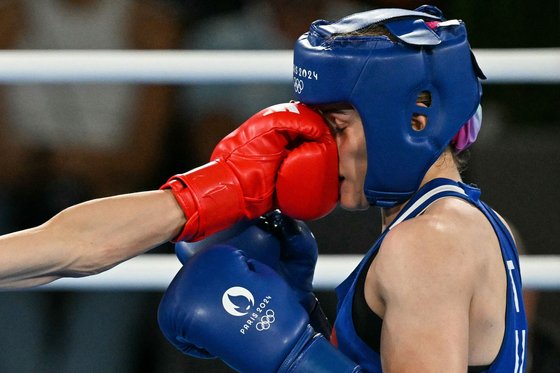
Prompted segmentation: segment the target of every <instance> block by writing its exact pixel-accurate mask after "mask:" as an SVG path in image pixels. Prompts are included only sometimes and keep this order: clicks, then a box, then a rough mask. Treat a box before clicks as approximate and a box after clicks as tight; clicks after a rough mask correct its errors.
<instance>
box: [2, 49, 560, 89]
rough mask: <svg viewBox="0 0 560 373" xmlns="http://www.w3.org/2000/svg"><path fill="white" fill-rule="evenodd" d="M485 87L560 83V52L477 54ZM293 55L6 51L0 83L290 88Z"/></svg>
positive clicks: (490, 51) (491, 51) (486, 51)
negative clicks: (263, 85) (260, 84)
mask: <svg viewBox="0 0 560 373" xmlns="http://www.w3.org/2000/svg"><path fill="white" fill-rule="evenodd" d="M474 54H475V55H476V57H477V60H478V62H479V65H480V66H481V68H482V70H483V71H484V73H485V74H486V76H487V77H488V80H486V81H485V83H490V84H503V83H534V84H546V83H548V84H554V83H560V48H548V49H477V50H474ZM292 66H293V64H292V51H290V50H284V51H159V50H158V51H154V50H152V51H132V50H127V51H124V50H110V51H109V50H104V51H103V50H75V51H70V50H43V51H31V50H9V51H1V52H0V84H21V83H70V82H74V83H85V82H98V83H125V82H126V83H168V84H193V83H199V84H211V83H256V82H257V83H258V82H273V83H289V82H291V81H292Z"/></svg>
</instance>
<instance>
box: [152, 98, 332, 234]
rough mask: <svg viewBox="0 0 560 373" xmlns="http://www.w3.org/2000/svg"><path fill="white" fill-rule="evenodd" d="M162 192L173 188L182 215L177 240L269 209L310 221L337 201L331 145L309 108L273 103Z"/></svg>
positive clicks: (295, 104) (250, 217)
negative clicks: (183, 220)
mask: <svg viewBox="0 0 560 373" xmlns="http://www.w3.org/2000/svg"><path fill="white" fill-rule="evenodd" d="M277 183H278V184H277ZM162 188H171V189H172V190H173V192H174V194H175V196H176V197H177V200H178V201H179V203H180V204H181V207H182V208H183V211H184V212H185V215H186V216H187V218H188V222H187V224H186V225H185V228H184V229H183V232H182V233H181V235H180V236H179V237H177V238H176V240H177V241H179V240H183V241H194V240H197V239H201V238H204V237H207V236H209V235H211V234H212V233H215V232H218V231H220V230H223V229H226V228H228V227H230V226H231V225H233V224H234V223H235V222H237V221H239V220H241V219H243V218H248V219H253V218H256V217H258V216H260V215H262V214H264V213H266V212H269V211H271V210H272V209H274V208H276V207H279V208H280V209H281V210H282V211H285V213H286V214H287V215H290V216H293V217H295V218H299V219H305V220H311V219H317V218H319V217H322V216H324V215H326V214H327V213H329V212H330V211H331V210H332V209H333V208H334V206H335V205H336V202H337V200H338V157H337V152H336V144H335V142H334V139H333V138H332V136H331V134H330V131H329V128H328V127H327V125H326V124H325V122H324V121H323V118H322V117H321V116H320V115H319V114H318V113H316V112H315V111H313V110H311V109H309V108H308V107H306V106H305V105H302V104H299V103H287V104H280V105H275V106H272V107H269V108H266V109H264V110H262V111H260V112H259V113H257V114H255V115H254V116H253V117H251V118H250V119H249V120H247V121H246V122H245V123H244V124H243V125H241V126H240V127H239V128H238V129H237V130H235V131H234V132H232V133H231V134H230V135H228V136H227V137H225V138H224V139H223V140H222V141H221V142H220V143H219V144H218V146H217V147H216V149H215V150H214V153H213V154H212V157H211V162H210V163H208V164H206V165H204V166H202V167H200V168H197V169H194V170H192V171H190V172H188V173H186V174H181V175H176V176H174V177H172V178H171V179H170V180H169V181H168V182H167V183H166V184H165V185H164V186H163V187H162Z"/></svg>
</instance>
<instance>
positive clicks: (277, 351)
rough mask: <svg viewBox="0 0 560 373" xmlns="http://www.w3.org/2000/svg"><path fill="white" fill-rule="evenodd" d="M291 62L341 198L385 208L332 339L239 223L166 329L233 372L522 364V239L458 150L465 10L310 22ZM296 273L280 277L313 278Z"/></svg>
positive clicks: (475, 113)
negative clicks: (323, 134) (329, 149)
mask: <svg viewBox="0 0 560 373" xmlns="http://www.w3.org/2000/svg"><path fill="white" fill-rule="evenodd" d="M293 73H294V80H293V83H294V89H295V92H296V97H297V99H298V100H299V101H301V102H300V103H297V105H300V106H299V107H300V108H301V109H303V106H308V107H312V108H314V109H316V110H317V111H318V112H319V113H321V114H322V116H323V119H324V120H325V121H326V122H327V123H328V124H329V126H330V128H331V132H332V134H333V137H334V139H335V142H336V149H337V153H338V174H339V184H340V185H339V203H340V205H341V206H342V207H344V208H347V209H362V208H367V207H369V206H370V205H375V206H379V207H381V208H382V217H383V223H382V233H381V236H380V237H379V239H378V240H377V242H375V244H374V245H373V247H372V248H371V249H370V250H369V251H368V253H367V254H366V255H365V256H364V258H363V259H362V261H361V262H360V263H359V265H358V266H357V268H356V269H355V270H354V271H353V272H352V273H351V274H350V275H349V277H348V278H347V279H346V280H345V281H344V282H342V284H340V285H339V286H338V287H337V288H336V292H337V295H338V299H339V301H338V305H337V319H336V321H335V323H334V330H333V332H332V334H331V338H330V341H331V342H332V344H333V345H335V346H337V347H338V349H335V348H334V347H333V346H332V345H330V344H328V343H325V342H326V338H325V336H324V335H322V334H321V333H316V330H314V329H313V328H312V327H310V326H309V321H310V319H309V315H310V313H306V312H304V311H305V309H302V308H301V307H297V299H295V298H294V297H293V294H290V293H291V291H290V288H289V287H288V286H287V282H286V280H288V278H287V277H284V278H283V279H282V278H281V277H279V276H278V275H277V274H276V272H274V271H273V270H272V269H270V268H269V267H266V266H264V265H263V264H261V263H260V262H259V261H257V260H253V259H249V258H250V257H251V256H250V255H245V254H243V252H242V251H240V250H235V249H239V248H243V249H244V250H245V251H246V252H247V253H249V252H251V251H254V250H255V248H258V247H260V246H259V245H258V239H257V238H258V237H253V238H251V239H248V236H246V235H240V236H239V238H240V239H241V242H237V243H232V242H233V241H229V243H232V245H231V246H230V245H227V246H223V245H216V246H210V247H208V248H206V249H204V250H203V251H201V252H200V253H199V254H196V255H195V256H193V257H192V259H189V261H187V262H186V264H185V266H184V267H183V269H182V270H181V271H180V272H179V274H178V275H177V277H176V278H175V280H174V281H173V283H172V284H171V286H170V288H169V290H168V292H166V295H165V296H164V299H163V301H162V305H161V306H160V325H161V326H162V330H164V333H165V334H166V336H168V338H169V339H170V340H171V341H172V342H173V343H174V344H175V345H176V346H178V347H179V348H181V349H183V350H184V351H185V349H186V352H187V353H192V348H193V346H194V347H196V348H197V349H201V348H203V349H204V350H205V351H207V352H208V353H210V354H211V355H214V356H218V357H220V358H222V359H223V360H224V361H225V362H226V363H228V364H229V365H230V366H232V367H233V368H235V369H237V370H239V371H242V372H255V373H257V372H259V373H260V372H292V373H299V372H301V373H303V372H306V373H309V372H327V373H331V372H332V373H335V372H336V373H338V372H352V373H358V372H362V371H363V372H368V373H381V372H385V373H392V372H465V371H466V372H468V373H475V372H477V373H478V372H516V373H518V372H519V373H520V372H523V371H524V368H525V364H526V362H525V361H526V359H525V358H526V348H525V346H526V343H527V321H526V318H525V311H524V308H523V298H522V295H521V291H520V289H521V277H520V274H519V258H518V256H517V252H516V248H515V242H514V240H513V237H512V235H511V232H510V231H509V229H508V228H507V225H506V224H505V223H504V222H503V221H502V219H501V218H500V217H499V215H497V214H496V213H495V212H494V211H493V210H492V209H490V208H489V207H488V206H487V205H486V204H484V203H483V202H482V201H481V200H480V199H479V197H480V194H481V192H480V190H479V189H477V188H476V187H475V186H473V185H467V184H465V183H463V182H462V178H461V175H460V170H459V167H458V164H457V163H456V162H455V161H454V160H455V158H454V157H455V154H457V153H459V152H461V151H462V150H464V149H465V148H467V147H468V146H469V145H470V144H471V143H472V142H473V141H474V140H475V139H476V135H477V134H478V131H479V129H480V121H481V111H480V98H481V93H482V90H481V85H480V81H479V79H484V75H483V73H482V71H481V70H480V68H479V67H478V65H477V63H476V60H475V58H474V55H473V54H472V52H471V49H470V46H469V44H468V41H467V33H466V28H465V25H464V23H463V22H462V21H459V20H450V21H448V20H445V19H444V17H443V15H442V14H441V12H440V11H439V10H438V9H437V8H435V7H431V6H423V7H421V8H418V9H416V10H415V11H410V10H403V9H379V10H373V11H369V12H364V13H358V14H354V15H351V16H349V17H346V18H343V19H342V20H340V21H338V22H334V23H332V22H327V21H322V20H321V21H316V22H314V23H313V24H312V25H311V29H310V31H309V32H308V33H306V34H304V35H303V36H302V37H300V38H299V40H298V41H297V43H296V46H295V51H294V70H293ZM304 123H305V121H303V122H302V123H300V124H298V125H303V124H304ZM271 125H272V126H273V127H275V126H280V123H274V124H271ZM309 168H310V169H312V168H313V167H309ZM299 179H304V178H299ZM292 185H293V188H292V189H293V190H292V191H291V193H293V194H294V195H295V194H297V185H296V184H292ZM291 193H287V194H288V195H290V194H291ZM318 194H319V195H320V193H319V190H318ZM300 200H302V199H300ZM364 229H367V224H364ZM242 236H243V237H242ZM310 241H313V240H310ZM309 245H310V243H309V241H302V240H300V241H298V243H297V244H294V245H292V247H291V249H292V250H294V251H296V252H299V253H300V254H302V253H309V252H310V246H309ZM232 246H233V247H232ZM257 250H260V249H257ZM265 250H267V251H270V253H268V255H269V256H270V257H272V256H273V255H276V256H277V254H275V253H276V252H277V250H275V249H272V248H271V249H265ZM282 250H283V249H281V251H282ZM247 253H246V254H247ZM258 254H262V253H261V252H260V251H259V252H258ZM299 257H300V258H301V257H303V256H301V255H300V256H299ZM253 258H255V256H253ZM310 263H311V266H309V264H310ZM313 263H314V262H313V261H309V260H303V261H301V262H300V261H299V260H294V261H293V262H292V263H291V264H292V265H294V267H293V268H299V270H298V271H297V272H298V273H300V272H301V269H309V268H312V266H313ZM209 273H211V274H212V275H211V276H209ZM298 278H299V277H298V276H289V280H290V281H288V283H289V284H290V285H296V287H297V283H298V282H299V283H300V285H306V284H307V285H308V284H309V276H303V277H302V279H298ZM294 283H295V284H294ZM198 286H200V287H201V288H198ZM240 288H242V289H240ZM292 289H293V287H292ZM309 290H310V289H309ZM252 294H255V295H254V296H253V295H252ZM228 296H230V298H228ZM231 296H237V297H240V298H241V299H240V300H235V299H234V298H232V297H231ZM257 299H263V303H262V304H261V306H260V308H257V310H258V309H260V310H261V311H262V312H261V313H258V312H256V313H251V312H253V311H249V310H254V309H255V308H252V307H253V305H254V304H256V300H257ZM265 299H266V300H267V302H269V303H265V302H264V300H265ZM224 309H225V312H224ZM265 311H266V312H267V313H265ZM227 313H229V315H228V314H227ZM210 315H211V316H212V317H209V316H210ZM214 315H218V316H216V317H214ZM207 318H208V321H206V319H207ZM265 329H266V330H265ZM267 333H268V334H267ZM325 334H328V333H325ZM197 351H199V350H197Z"/></svg>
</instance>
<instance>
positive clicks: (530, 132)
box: [0, 0, 560, 373]
mask: <svg viewBox="0 0 560 373" xmlns="http://www.w3.org/2000/svg"><path fill="white" fill-rule="evenodd" d="M423 3H424V1H416V0H400V1H399V0H396V1H391V0H381V1H367V0H363V1H357V0H252V1H250V0H205V1H202V0H190V1H189V0H40V1H37V0H0V48H1V49H36V50H41V49H49V50H52V49H175V50H192V49H212V50H215V49H244V50H255V49H262V50H271V49H278V50H286V49H291V48H292V46H293V44H294V42H295V40H296V39H297V38H298V37H299V35H301V34H302V33H304V32H306V31H307V30H308V28H309V24H310V23H311V22H312V21H314V20H316V19H319V18H323V19H328V20H336V19H339V18H341V17H342V16H345V15H348V14H350V13H354V12H357V11H363V10H369V9H374V8H377V7H403V8H410V9H413V8H415V7H417V6H419V5H422V4H423ZM431 4H433V5H437V6H438V7H440V9H442V10H443V12H444V14H445V15H446V17H447V18H448V19H452V18H460V19H462V20H464V21H465V23H466V24H467V27H468V30H469V40H470V43H471V46H472V47H473V48H475V49H481V48H547V47H560V22H559V21H560V4H559V2H558V0H541V1H538V2H537V3H535V2H529V1H522V0H508V1H504V0H494V1H483V0H462V1H459V0H448V1H442V0H435V1H432V2H431ZM482 68H484V66H482ZM559 68H560V67H559ZM483 88H484V96H483V101H482V106H483V108H484V110H483V113H484V120H483V127H482V131H481V133H480V135H479V140H478V141H477V143H476V144H475V145H474V146H473V147H472V150H471V159H470V162H469V168H468V170H467V171H466V173H465V175H464V179H465V181H466V182H472V183H476V184H477V185H478V186H479V187H481V189H482V192H483V194H482V199H483V200H484V201H485V202H486V203H488V204H489V205H490V206H492V207H493V208H495V209H496V210H497V211H499V212H500V214H501V215H502V216H504V217H506V219H508V220H509V221H510V222H511V223H512V225H513V226H514V227H515V228H516V230H517V231H518V233H519V234H518V236H519V237H518V239H521V240H522V242H523V249H524V252H525V254H527V255H535V254H537V255H538V254H555V255H560V245H559V244H558V238H557V234H556V231H555V229H554V228H553V227H554V226H555V224H558V222H560V201H559V199H558V197H559V195H558V193H557V192H555V191H556V188H557V185H558V183H559V182H560V180H559V177H558V174H559V170H560V152H559V149H560V148H559V146H558V144H559V143H560V86H558V85H554V84H540V85H521V84H515V85H505V84H503V85H484V87H483ZM292 97H293V96H292V87H291V85H290V84H245V85H241V84H228V85H200V86H196V85H189V86H178V85H169V86H166V85H136V84H81V85H80V84H40V85H4V86H0V170H1V175H2V176H1V177H0V234H4V233H9V232H12V231H15V230H21V229H25V228H29V227H33V226H36V225H39V224H42V223H43V222H45V221H46V220H48V219H49V218H50V217H52V216H53V215H55V214H56V213H58V212H59V211H61V210H62V209H64V208H66V207H69V206H71V205H73V204H76V203H79V202H82V201H85V200H88V199H92V198H98V197H104V196H110V195H114V194H118V193H128V192H135V191H143V190H150V189H157V188H159V186H160V185H161V184H162V183H164V182H165V181H166V180H167V178H168V177H169V176H171V175H172V174H174V173H179V172H185V171H188V170H190V169H191V168H194V167H196V166H199V165H201V164H203V163H206V162H207V161H208V159H209V157H210V154H211V152H212V150H213V148H214V146H215V145H216V144H217V143H218V141H219V140H220V139H222V138H223V137H224V136H225V135H227V134H228V133H229V132H231V131H232V130H233V129H235V128H236V126H238V125H239V124H241V123H243V121H245V120H246V119H247V118H249V117H250V116H251V115H252V114H254V113H256V112H257V111H259V110H260V109H262V108H264V107H266V106H268V105H272V104H276V103H279V102H285V101H288V100H290V99H292ZM309 226H310V227H311V229H312V230H313V232H314V234H315V236H316V238H317V241H318V243H319V248H320V252H321V254H363V253H365V252H366V251H367V250H368V249H369V247H370V246H371V245H372V244H373V243H374V241H375V239H376V238H377V236H378V234H379V232H380V229H381V228H380V226H381V224H380V216H379V211H377V210H376V209H370V210H368V211H365V212H353V213H350V212H345V211H343V210H341V209H338V208H337V209H335V210H334V211H333V213H331V214H330V215H329V216H327V217H325V218H323V219H321V220H317V221H313V222H310V223H309ZM332 227H336V229H333V228H332ZM153 252H156V253H172V252H173V247H172V246H171V245H169V244H166V245H162V246H161V247H159V248H157V249H155V250H153ZM317 295H318V297H319V299H320V301H321V303H322V304H323V308H324V309H325V311H326V312H327V314H328V315H329V317H330V319H331V321H334V319H335V309H336V296H335V295H334V291H333V292H327V291H324V292H319V293H317ZM161 296H162V293H160V292H63V291H51V292H47V291H45V292H41V291H21V292H4V293H0V372H2V373H12V372H14V373H16V372H17V373H21V372H49V373H50V372H104V373H109V372H119V373H126V372H139V373H140V372H142V373H144V372H146V373H148V372H199V371H200V372H202V371H204V372H231V371H232V370H231V369H229V368H228V367H227V366H225V365H224V364H222V363H221V362H220V361H217V360H212V361H203V360H197V359H194V358H190V357H188V356H186V355H183V354H182V353H180V352H179V351H177V350H175V348H174V347H173V346H172V345H171V344H170V343H169V342H168V341H167V340H165V338H164V337H163V335H162V334H161V332H160V331H159V328H158V326H157V319H156V313H157V307H158V304H159V300H160V298H161ZM526 302H527V303H528V305H527V306H528V309H530V310H531V313H530V319H531V322H532V325H533V327H532V328H531V331H532V332H533V335H532V337H531V338H533V343H532V344H530V347H531V346H533V350H532V351H530V365H531V367H530V368H531V369H529V370H528V372H560V368H559V367H560V317H559V315H560V296H559V293H557V292H542V293H536V292H530V293H529V292H527V294H526Z"/></svg>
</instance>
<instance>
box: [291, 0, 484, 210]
mask: <svg viewBox="0 0 560 373" xmlns="http://www.w3.org/2000/svg"><path fill="white" fill-rule="evenodd" d="M444 21H445V19H444V17H443V15H442V13H441V11H440V10H439V9H437V8H436V7H432V6H423V7H420V8H418V9H416V10H415V11H410V10H404V9H377V10H372V11H368V12H363V13H357V14H354V15H351V16H349V17H346V18H343V19H341V20H339V21H337V22H334V23H330V22H327V21H323V20H319V21H316V22H314V23H313V24H312V25H311V29H310V31H309V32H308V33H306V34H304V35H302V36H301V37H300V38H299V40H298V41H297V43H296V46H295V49H294V79H293V80H294V90H295V94H296V98H297V100H299V101H301V102H303V103H304V104H307V105H318V104H327V103H335V102H349V103H351V104H352V105H353V106H354V108H355V109H356V110H357V111H358V113H359V114H360V117H361V119H362V123H363V125H364V133H365V137H366V146H367V154H368V168H367V174H366V180H365V184H364V192H365V195H366V197H367V199H368V201H369V203H370V204H372V205H377V206H380V207H392V206H395V205H397V204H399V203H402V202H404V201H406V200H408V199H409V198H410V197H412V195H413V194H414V193H415V192H416V191H417V190H418V188H419V186H420V183H421V182H422V179H423V177H424V175H425V174H426V172H427V170H428V169H429V168H430V167H431V165H432V164H433V163H434V162H435V161H436V160H437V159H438V158H439V156H440V155H441V154H442V153H443V151H444V150H445V148H446V146H447V145H448V144H449V142H450V141H451V139H452V138H453V137H454V135H455V134H456V133H457V132H458V131H459V129H460V128H461V127H462V126H463V125H464V124H465V123H466V122H467V121H468V120H469V118H471V116H473V114H474V113H475V112H476V109H477V107H478V105H479V103H480V97H481V95H482V87H481V85H480V82H479V79H478V78H481V79H485V77H484V74H483V73H482V71H481V70H480V68H479V67H478V65H477V63H476V60H475V58H474V55H473V54H472V52H471V49H470V46H469V44H468V41H467V31H466V28H465V25H464V23H463V22H462V21H458V20H453V21H445V22H444ZM426 22H438V24H437V26H434V24H431V26H432V27H434V28H433V29H432V27H430V26H429V25H428V24H427V23H426ZM375 24H383V25H384V26H385V27H386V28H387V29H388V30H389V31H390V32H391V34H393V35H394V36H395V37H396V39H397V41H396V42H393V41H391V40H390V39H389V38H388V37H386V36H378V35H345V34H347V33H350V32H353V31H358V30H361V29H364V28H366V27H368V26H371V25H375ZM422 91H428V92H430V94H431V104H430V106H429V107H423V106H418V105H417V103H416V100H417V98H418V95H419V93H420V92H422ZM414 113H418V114H422V115H425V116H427V117H428V123H427V125H426V127H425V128H424V129H423V130H421V131H415V130H414V129H413V128H412V126H411V119H412V116H413V114H414Z"/></svg>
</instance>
